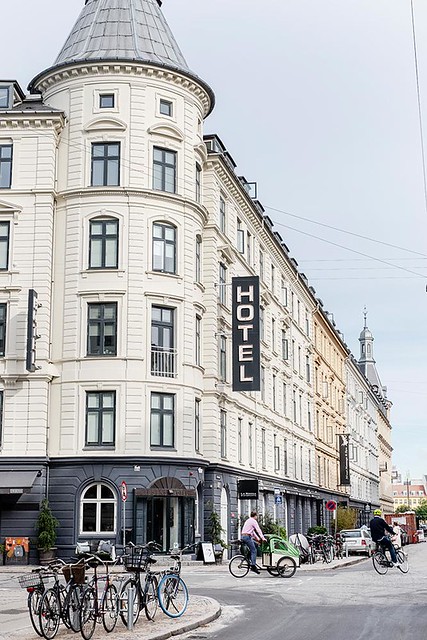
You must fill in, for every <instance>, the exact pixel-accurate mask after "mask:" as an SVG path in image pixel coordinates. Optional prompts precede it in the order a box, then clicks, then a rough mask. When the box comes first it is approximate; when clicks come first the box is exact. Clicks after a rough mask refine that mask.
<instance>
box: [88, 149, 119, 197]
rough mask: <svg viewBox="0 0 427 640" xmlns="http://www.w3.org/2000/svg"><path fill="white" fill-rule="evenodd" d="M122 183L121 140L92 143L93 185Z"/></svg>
mask: <svg viewBox="0 0 427 640" xmlns="http://www.w3.org/2000/svg"><path fill="white" fill-rule="evenodd" d="M119 184H120V142H103V143H101V142H93V143H92V179H91V185H92V187H118V186H119Z"/></svg>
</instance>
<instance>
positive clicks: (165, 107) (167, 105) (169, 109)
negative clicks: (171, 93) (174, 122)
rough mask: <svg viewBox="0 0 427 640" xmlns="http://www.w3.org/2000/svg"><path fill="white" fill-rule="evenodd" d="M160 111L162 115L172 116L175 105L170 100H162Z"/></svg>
mask: <svg viewBox="0 0 427 640" xmlns="http://www.w3.org/2000/svg"><path fill="white" fill-rule="evenodd" d="M159 111H160V113H161V114H162V116H168V117H169V118H172V116H173V105H172V102H170V101H169V100H160V105H159Z"/></svg>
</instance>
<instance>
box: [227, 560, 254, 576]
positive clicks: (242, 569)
mask: <svg viewBox="0 0 427 640" xmlns="http://www.w3.org/2000/svg"><path fill="white" fill-rule="evenodd" d="M249 569H250V564H249V560H247V558H245V556H240V555H238V556H233V557H232V558H231V560H230V562H229V563H228V570H229V572H230V573H231V575H232V576H234V577H235V578H244V577H245V576H246V575H247V574H248V573H249Z"/></svg>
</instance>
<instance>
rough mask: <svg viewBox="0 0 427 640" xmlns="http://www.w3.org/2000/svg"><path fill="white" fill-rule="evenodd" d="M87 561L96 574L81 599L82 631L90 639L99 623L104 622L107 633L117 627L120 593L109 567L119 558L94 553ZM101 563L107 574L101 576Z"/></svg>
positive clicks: (85, 637) (86, 639) (86, 638)
mask: <svg viewBox="0 0 427 640" xmlns="http://www.w3.org/2000/svg"><path fill="white" fill-rule="evenodd" d="M86 562H87V564H88V566H89V567H91V568H93V570H94V575H93V578H92V579H91V581H90V582H89V583H88V585H87V587H86V588H85V590H84V592H83V596H82V600H81V606H80V633H81V634H82V636H83V638H84V640H90V638H91V637H92V636H93V633H94V631H95V625H96V624H97V623H101V622H102V625H103V627H104V629H105V631H107V633H111V631H113V629H114V628H115V626H116V624H117V618H118V616H119V595H118V593H117V589H116V586H115V585H114V584H113V577H112V575H111V573H110V569H109V568H110V566H111V565H113V564H116V563H117V560H115V561H108V560H101V558H99V557H98V556H95V555H92V556H90V557H89V558H87V560H86ZM101 565H102V566H103V567H104V570H105V574H104V575H102V576H99V575H98V567H99V566H101ZM98 594H99V595H98Z"/></svg>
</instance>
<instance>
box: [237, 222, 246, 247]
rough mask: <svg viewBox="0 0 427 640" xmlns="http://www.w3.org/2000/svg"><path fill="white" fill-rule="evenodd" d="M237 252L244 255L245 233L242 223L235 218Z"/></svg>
mask: <svg viewBox="0 0 427 640" xmlns="http://www.w3.org/2000/svg"><path fill="white" fill-rule="evenodd" d="M237 251H239V253H245V232H244V229H243V227H242V221H241V220H239V218H237Z"/></svg>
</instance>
